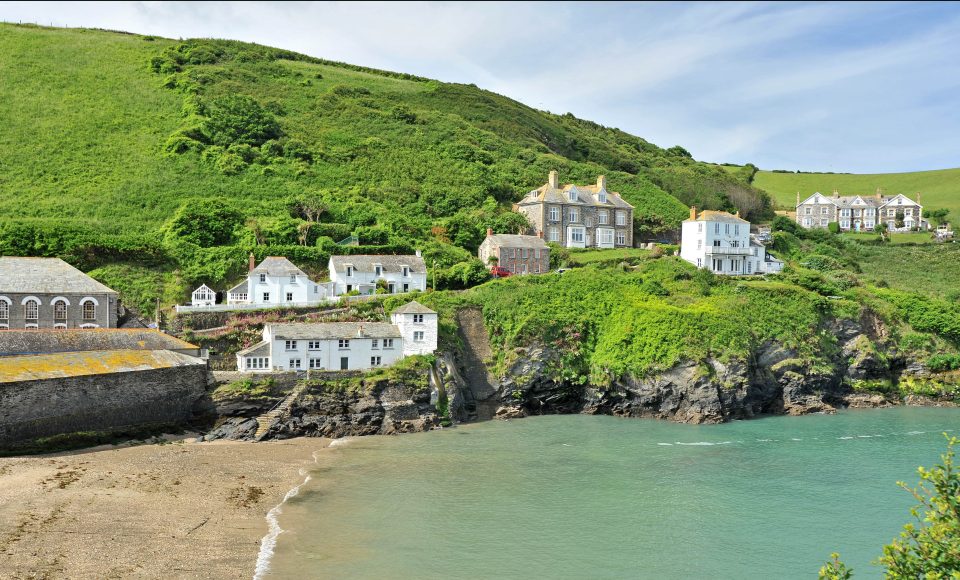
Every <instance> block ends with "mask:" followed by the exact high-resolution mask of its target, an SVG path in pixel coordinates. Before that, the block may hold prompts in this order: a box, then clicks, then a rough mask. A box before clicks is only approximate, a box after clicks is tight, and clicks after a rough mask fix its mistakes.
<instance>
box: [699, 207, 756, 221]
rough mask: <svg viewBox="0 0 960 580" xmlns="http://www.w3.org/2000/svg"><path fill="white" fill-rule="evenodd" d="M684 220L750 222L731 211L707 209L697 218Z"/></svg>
mask: <svg viewBox="0 0 960 580" xmlns="http://www.w3.org/2000/svg"><path fill="white" fill-rule="evenodd" d="M683 221H684V222H724V223H728V224H749V223H750V222H748V221H747V220H745V219H743V218H741V217H737V216H735V215H733V214H732V213H730V212H726V211H716V210H712V209H705V210H703V211H702V212H700V215H698V216H697V218H696V219H686V220H683Z"/></svg>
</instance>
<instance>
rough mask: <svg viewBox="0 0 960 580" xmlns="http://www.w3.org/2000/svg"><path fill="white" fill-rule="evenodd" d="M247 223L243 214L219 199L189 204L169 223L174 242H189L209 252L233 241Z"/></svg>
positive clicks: (184, 205)
mask: <svg viewBox="0 0 960 580" xmlns="http://www.w3.org/2000/svg"><path fill="white" fill-rule="evenodd" d="M242 223H243V214H241V213H240V212H239V211H238V210H237V209H235V208H234V207H232V206H230V205H228V204H226V203H224V202H223V201H219V200H216V199H201V200H194V201H189V202H187V203H185V204H183V205H182V206H180V209H178V210H177V213H176V214H174V216H173V218H172V219H171V220H170V222H168V223H167V227H166V229H167V236H168V239H169V238H170V237H172V238H173V239H172V240H170V241H186V242H190V243H193V244H196V245H198V246H200V247H201V248H209V247H211V246H225V245H229V244H230V243H231V242H232V241H233V231H234V229H235V228H236V227H237V226H239V225H241V224H242Z"/></svg>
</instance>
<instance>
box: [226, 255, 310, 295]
mask: <svg viewBox="0 0 960 580" xmlns="http://www.w3.org/2000/svg"><path fill="white" fill-rule="evenodd" d="M250 274H267V275H268V276H291V275H294V274H296V275H297V276H304V277H305V276H306V275H307V274H306V273H305V272H304V271H303V270H301V269H300V268H297V267H296V266H295V265H294V264H293V262H291V261H290V260H288V259H286V258H284V257H283V256H267V257H266V258H264V260H263V261H262V262H260V265H259V266H257V267H256V268H254V269H253V270H252V271H251V272H250ZM234 288H236V286H234ZM232 289H233V288H231V290H232Z"/></svg>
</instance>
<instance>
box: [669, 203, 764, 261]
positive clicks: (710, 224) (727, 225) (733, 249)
mask: <svg viewBox="0 0 960 580" xmlns="http://www.w3.org/2000/svg"><path fill="white" fill-rule="evenodd" d="M680 257H681V258H683V259H684V260H686V261H688V262H690V263H691V264H693V265H695V266H696V267H698V268H706V269H708V270H710V271H711V272H713V273H715V274H731V275H745V274H765V273H773V272H779V271H780V270H782V269H783V262H781V261H780V260H777V259H776V258H774V257H773V256H769V255H768V254H767V252H766V248H765V247H764V245H763V244H761V243H760V242H758V241H756V240H755V239H752V238H751V237H750V222H748V221H747V220H745V219H741V218H740V212H737V215H732V214H729V213H727V212H725V211H709V210H708V211H703V212H700V215H699V216H698V215H697V208H695V207H691V208H690V219H688V220H685V221H684V222H683V225H682V228H681V242H680Z"/></svg>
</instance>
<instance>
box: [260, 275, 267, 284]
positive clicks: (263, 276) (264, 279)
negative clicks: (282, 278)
mask: <svg viewBox="0 0 960 580" xmlns="http://www.w3.org/2000/svg"><path fill="white" fill-rule="evenodd" d="M266 281H267V275H266V274H260V282H261V283H263V282H266Z"/></svg>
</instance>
